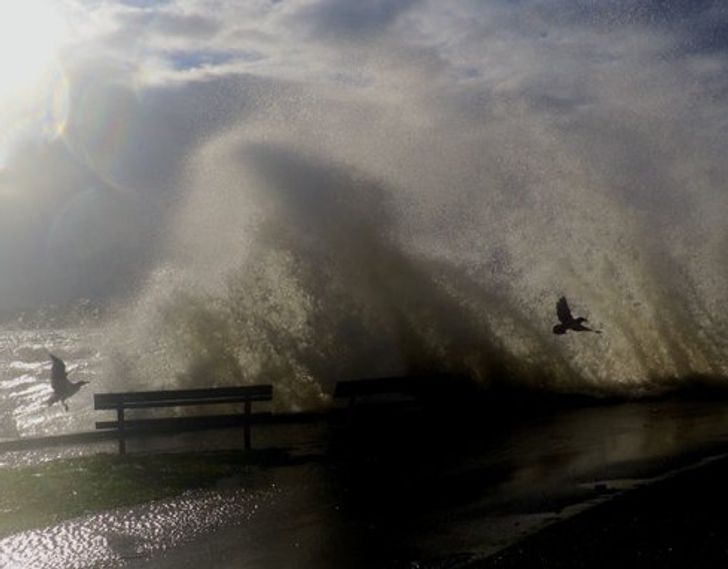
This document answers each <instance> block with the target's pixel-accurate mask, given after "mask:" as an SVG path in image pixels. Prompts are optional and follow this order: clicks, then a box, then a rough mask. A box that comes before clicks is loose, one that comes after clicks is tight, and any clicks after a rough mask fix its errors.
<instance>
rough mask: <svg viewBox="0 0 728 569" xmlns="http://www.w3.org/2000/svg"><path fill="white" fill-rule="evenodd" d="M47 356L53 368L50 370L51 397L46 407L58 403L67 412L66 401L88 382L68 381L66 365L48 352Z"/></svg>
mask: <svg viewBox="0 0 728 569" xmlns="http://www.w3.org/2000/svg"><path fill="white" fill-rule="evenodd" d="M48 355H49V356H50V358H51V361H52V362H53V367H52V368H51V387H52V388H53V395H51V398H50V399H49V400H48V406H49V407H50V406H51V405H53V404H54V403H55V402H56V401H60V402H61V403H62V404H63V408H64V409H65V410H66V411H68V405H67V404H66V399H68V398H69V397H71V396H72V395H75V394H76V392H77V391H78V390H79V389H81V387H83V386H84V385H86V384H87V383H88V381H76V382H72V381H69V380H68V374H67V373H66V364H65V363H64V362H63V360H62V359H61V358H58V357H56V356H54V355H53V354H51V353H50V352H48Z"/></svg>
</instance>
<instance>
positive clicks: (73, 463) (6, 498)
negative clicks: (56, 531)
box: [0, 451, 282, 537]
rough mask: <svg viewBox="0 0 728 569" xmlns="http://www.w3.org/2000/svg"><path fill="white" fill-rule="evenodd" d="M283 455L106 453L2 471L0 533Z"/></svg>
mask: <svg viewBox="0 0 728 569" xmlns="http://www.w3.org/2000/svg"><path fill="white" fill-rule="evenodd" d="M281 458H282V457H281V455H280V453H271V452H260V451H255V452H247V453H246V452H240V451H227V452H210V453H185V454H162V455H131V456H118V455H104V454H99V455H95V456H88V457H80V458H70V459H63V460H56V461H52V462H47V463H44V464H39V465H35V466H29V467H23V468H5V469H0V537H4V536H7V535H10V534H12V533H16V532H19V531H23V530H27V529H33V528H38V527H43V526H46V525H50V524H55V523H58V522H61V521H63V520H67V519H71V518H74V517H77V516H82V515H86V514H91V513H95V512H100V511H104V510H108V509H112V508H116V507H120V506H132V505H134V504H141V503H144V502H148V501H151V500H158V499H161V498H169V497H172V496H176V495H179V494H181V493H182V492H184V491H185V490H190V489H196V488H212V487H215V486H216V485H217V484H218V483H219V482H220V481H223V480H230V479H231V478H232V479H233V480H235V477H239V476H240V475H241V474H243V473H244V472H245V470H246V467H249V466H253V465H273V464H275V463H280V460H281Z"/></svg>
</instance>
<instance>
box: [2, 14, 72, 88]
mask: <svg viewBox="0 0 728 569" xmlns="http://www.w3.org/2000/svg"><path fill="white" fill-rule="evenodd" d="M64 33H65V30H64V25H63V21H62V19H61V18H60V16H59V14H58V11H57V10H56V8H55V7H54V5H53V2H51V1H50V0H4V1H3V2H0V99H7V98H8V97H18V96H23V94H24V93H25V92H27V91H28V90H29V89H31V88H33V87H34V86H35V84H36V83H37V81H38V80H39V79H40V78H41V77H42V76H43V74H44V73H45V71H46V70H47V69H48V67H49V65H50V64H51V63H52V62H53V60H54V57H55V56H56V53H57V50H58V47H59V46H60V44H61V41H62V40H63V37H64Z"/></svg>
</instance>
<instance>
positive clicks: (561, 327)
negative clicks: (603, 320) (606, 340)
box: [553, 296, 602, 334]
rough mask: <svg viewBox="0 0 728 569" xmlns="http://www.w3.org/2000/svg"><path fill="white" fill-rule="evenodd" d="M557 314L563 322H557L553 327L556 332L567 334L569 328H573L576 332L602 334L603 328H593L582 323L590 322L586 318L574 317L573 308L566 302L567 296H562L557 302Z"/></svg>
mask: <svg viewBox="0 0 728 569" xmlns="http://www.w3.org/2000/svg"><path fill="white" fill-rule="evenodd" d="M556 316H558V317H559V320H560V321H561V324H557V325H556V326H554V328H553V332H554V334H566V331H567V330H573V331H574V332H594V333H596V334H601V333H602V332H601V330H592V329H591V328H587V327H586V326H584V325H583V324H582V322H588V320H587V319H586V318H582V317H581V316H580V317H579V318H574V316H573V315H572V314H571V309H569V305H568V303H567V302H566V297H565V296H562V297H561V298H560V299H559V301H558V302H557V303H556Z"/></svg>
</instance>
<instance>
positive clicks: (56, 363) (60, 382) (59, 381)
mask: <svg viewBox="0 0 728 569" xmlns="http://www.w3.org/2000/svg"><path fill="white" fill-rule="evenodd" d="M48 355H49V356H50V358H51V361H52V362H53V366H52V367H51V387H52V388H53V391H64V390H65V389H67V388H68V387H69V386H70V385H71V382H70V381H68V375H67V374H66V364H65V363H64V362H63V360H62V359H61V358H59V357H56V356H54V355H53V354H50V353H49V354H48Z"/></svg>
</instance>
